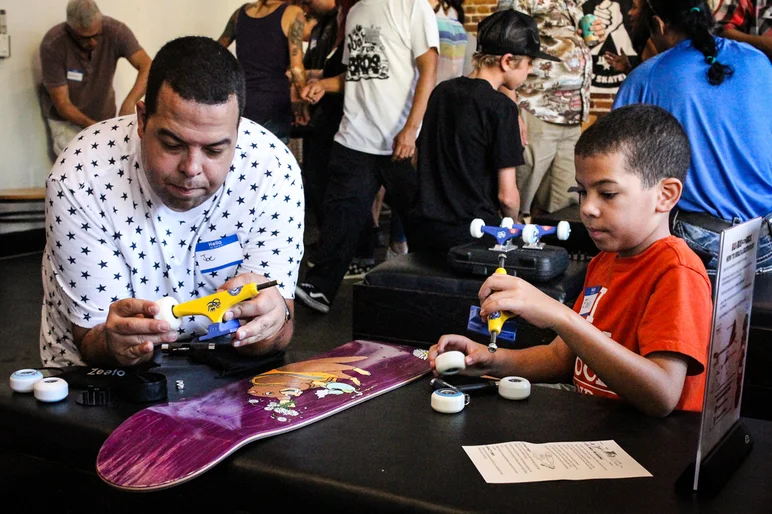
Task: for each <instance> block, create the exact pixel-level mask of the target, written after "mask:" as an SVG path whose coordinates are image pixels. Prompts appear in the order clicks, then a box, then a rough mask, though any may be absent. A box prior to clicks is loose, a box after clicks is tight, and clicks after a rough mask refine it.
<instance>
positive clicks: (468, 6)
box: [464, 0, 498, 34]
mask: <svg viewBox="0 0 772 514" xmlns="http://www.w3.org/2000/svg"><path fill="white" fill-rule="evenodd" d="M497 3H498V2H496V0H466V1H465V2H464V15H465V17H466V19H465V20H464V28H465V29H466V30H467V32H472V33H474V34H477V24H478V23H480V21H482V20H483V18H485V17H486V16H488V15H489V14H490V13H492V12H494V11H495V10H496V4H497Z"/></svg>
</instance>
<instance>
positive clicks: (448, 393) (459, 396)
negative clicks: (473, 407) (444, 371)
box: [432, 387, 469, 414]
mask: <svg viewBox="0 0 772 514" xmlns="http://www.w3.org/2000/svg"><path fill="white" fill-rule="evenodd" d="M467 403H469V396H468V395H465V394H464V393H462V392H461V391H457V390H455V389H450V388H448V387H445V388H443V389H437V390H436V391H434V392H433V393H432V409H434V410H435V411H437V412H441V413H443V414H455V413H456V412H461V411H462V410H464V407H465V406H466V404H467Z"/></svg>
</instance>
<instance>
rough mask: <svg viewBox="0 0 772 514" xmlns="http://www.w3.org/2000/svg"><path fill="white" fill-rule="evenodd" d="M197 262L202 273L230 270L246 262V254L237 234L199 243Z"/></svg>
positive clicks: (197, 246) (197, 245)
mask: <svg viewBox="0 0 772 514" xmlns="http://www.w3.org/2000/svg"><path fill="white" fill-rule="evenodd" d="M196 262H198V266H199V267H200V268H201V273H212V272H213V271H217V270H221V269H224V268H230V267H231V266H236V265H237V264H241V263H242V262H244V253H243V252H242V249H241V243H239V238H238V236H236V234H233V235H230V236H226V237H224V238H222V239H215V240H214V241H199V242H198V244H196Z"/></svg>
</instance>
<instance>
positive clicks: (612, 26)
mask: <svg viewBox="0 0 772 514" xmlns="http://www.w3.org/2000/svg"><path fill="white" fill-rule="evenodd" d="M593 14H595V16H596V17H597V19H596V20H595V23H593V25H592V30H593V31H594V32H595V34H596V35H597V36H598V39H599V40H600V41H603V40H604V39H606V34H607V33H608V34H610V33H612V32H614V31H615V30H616V29H617V28H619V26H620V25H622V22H623V21H624V18H623V17H622V8H621V7H620V5H619V3H618V2H611V1H610V0H603V1H602V2H601V3H600V4H598V6H597V7H596V8H595V12H594V13H593ZM598 22H600V25H599V26H598V27H597V28H596V23H598Z"/></svg>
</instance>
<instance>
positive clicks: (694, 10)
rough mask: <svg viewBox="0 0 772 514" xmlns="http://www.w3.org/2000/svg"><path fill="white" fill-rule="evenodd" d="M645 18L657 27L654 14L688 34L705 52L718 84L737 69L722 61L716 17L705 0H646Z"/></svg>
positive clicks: (712, 80)
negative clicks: (718, 47) (719, 59)
mask: <svg viewBox="0 0 772 514" xmlns="http://www.w3.org/2000/svg"><path fill="white" fill-rule="evenodd" d="M646 4H647V5H646V8H645V10H647V11H648V12H646V13H645V19H646V20H648V22H649V26H650V27H652V29H653V27H654V16H659V17H660V18H661V19H662V21H663V22H665V24H667V25H668V26H669V27H671V28H672V29H674V30H675V31H677V32H680V33H681V34H683V35H685V36H686V37H687V38H688V39H689V40H691V42H692V46H694V48H696V49H697V50H699V51H700V52H702V54H703V55H704V56H705V64H707V65H708V66H709V67H708V82H710V83H711V84H712V85H714V86H718V85H719V84H721V83H722V82H724V79H725V78H726V77H728V76H731V75H732V74H733V73H734V68H732V67H731V66H729V65H727V64H722V63H720V62H718V60H717V57H718V49H717V48H716V40H715V39H714V38H713V32H712V31H713V26H714V25H715V19H714V18H713V14H712V13H711V11H710V8H709V7H708V6H707V4H706V3H705V2H704V1H702V0H646Z"/></svg>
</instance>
